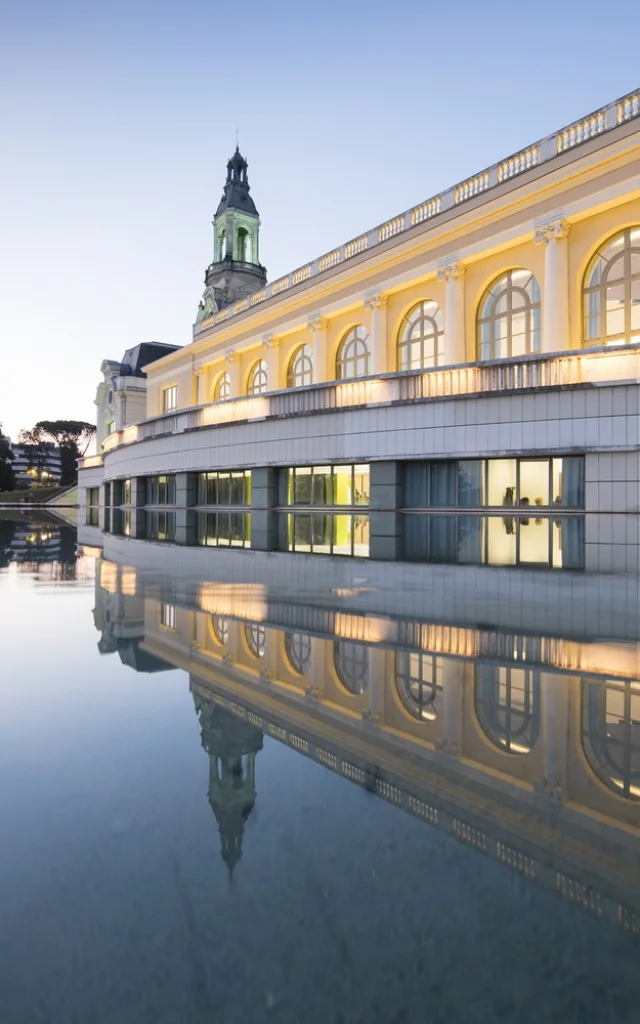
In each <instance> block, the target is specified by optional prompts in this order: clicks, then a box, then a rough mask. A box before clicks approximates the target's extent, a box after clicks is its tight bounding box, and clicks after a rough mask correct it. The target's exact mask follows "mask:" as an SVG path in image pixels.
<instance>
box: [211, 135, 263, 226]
mask: <svg viewBox="0 0 640 1024" xmlns="http://www.w3.org/2000/svg"><path fill="white" fill-rule="evenodd" d="M248 166H249V164H248V163H247V161H246V160H245V158H244V157H243V156H242V154H241V152H240V150H239V149H238V147H237V146H236V151H235V153H234V154H233V156H232V157H231V159H230V160H229V162H228V163H227V180H226V182H225V186H224V192H223V193H222V199H221V200H220V202H219V204H218V209H217V210H216V217H219V216H220V214H221V213H224V211H225V210H229V209H233V210H242V212H243V213H253V214H255V215H256V217H257V216H258V211H257V210H256V207H255V203H254V201H253V199H252V198H251V196H250V195H249V191H250V189H249V179H248V177H247V168H248Z"/></svg>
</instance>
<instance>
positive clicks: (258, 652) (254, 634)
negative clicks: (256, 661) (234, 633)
mask: <svg viewBox="0 0 640 1024" xmlns="http://www.w3.org/2000/svg"><path fill="white" fill-rule="evenodd" d="M244 633H245V637H246V638H247V647H248V648H249V650H250V651H251V653H252V654H253V656H254V658H261V657H262V656H263V654H264V646H265V629H264V626H256V625H251V626H245V627H244Z"/></svg>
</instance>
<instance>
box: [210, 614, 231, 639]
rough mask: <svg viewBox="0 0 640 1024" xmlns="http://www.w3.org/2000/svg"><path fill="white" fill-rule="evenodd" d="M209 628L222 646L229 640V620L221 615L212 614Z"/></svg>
mask: <svg viewBox="0 0 640 1024" xmlns="http://www.w3.org/2000/svg"><path fill="white" fill-rule="evenodd" d="M211 629H212V630H213V635H214V637H215V638H216V640H217V642H218V643H219V644H221V645H222V646H223V647H224V646H225V644H226V643H227V642H228V640H229V620H228V619H225V618H223V617H222V615H212V616H211Z"/></svg>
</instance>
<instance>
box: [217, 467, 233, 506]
mask: <svg viewBox="0 0 640 1024" xmlns="http://www.w3.org/2000/svg"><path fill="white" fill-rule="evenodd" d="M217 504H218V505H230V504H231V477H230V475H229V473H218V501H217Z"/></svg>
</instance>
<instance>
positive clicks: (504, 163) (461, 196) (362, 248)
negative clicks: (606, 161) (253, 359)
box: [193, 89, 640, 338]
mask: <svg viewBox="0 0 640 1024" xmlns="http://www.w3.org/2000/svg"><path fill="white" fill-rule="evenodd" d="M636 117H640V90H638V89H636V90H634V91H633V92H630V93H627V95H626V96H622V97H621V98H620V99H618V100H614V102H613V103H610V104H609V105H608V106H606V107H602V108H601V109H600V110H596V111H595V112H594V113H593V114H589V115H588V116H587V117H582V118H580V119H579V120H578V121H575V122H574V123H573V124H570V125H567V127H566V128H561V129H560V131H558V132H555V133H554V134H553V135H548V136H547V137H546V138H544V139H541V140H540V141H539V142H534V143H533V144H532V145H531V146H527V147H525V148H524V149H522V150H519V151H518V152H517V153H514V154H513V155H512V156H509V157H507V158H506V159H504V160H500V161H499V162H498V163H496V164H493V166H492V167H488V168H485V169H484V170H482V171H479V172H478V173H477V174H473V175H471V177H469V178H466V179H465V180H464V181H462V182H459V183H458V184H457V185H454V186H453V187H452V188H450V189H447V191H446V192H442V193H440V194H439V195H437V196H433V197H432V198H431V199H427V200H425V202H423V203H420V204H419V205H418V206H414V207H413V208H412V209H411V210H407V211H406V212H405V213H401V214H399V215H398V216H397V217H393V218H392V219H391V220H388V221H386V222H385V223H384V224H379V225H378V226H376V227H375V228H373V229H372V230H371V231H366V232H365V233H364V234H363V235H360V236H359V237H358V238H355V239H352V240H351V241H349V242H346V243H345V244H344V245H341V246H339V247H338V248H337V249H333V250H332V251H331V252H329V253H325V255H324V256H320V257H319V258H318V259H316V260H312V261H311V262H310V263H307V264H305V266H304V267H299V268H298V269H297V270H294V271H292V273H290V274H285V276H284V277H280V278H278V280H277V281H274V282H273V283H272V284H267V285H265V287H264V288H261V289H260V291H259V292H256V293H255V294H254V295H252V296H251V297H250V299H249V302H248V304H247V302H246V300H243V302H242V303H236V304H235V305H234V306H228V307H226V308H225V309H222V310H220V311H219V312H218V313H215V314H214V315H213V316H211V317H209V318H208V319H207V320H203V321H201V322H200V323H198V324H195V325H194V328H193V337H194V338H196V337H198V336H199V335H200V334H202V332H203V331H206V330H209V329H210V328H211V327H215V326H216V324H220V323H223V322H224V321H226V320H228V319H229V318H230V317H233V316H237V315H239V314H240V313H243V312H245V311H246V310H247V309H249V308H253V307H254V306H255V305H257V304H258V303H259V302H265V301H266V300H267V299H270V298H272V297H273V296H275V295H279V294H280V293H281V292H284V291H287V290H288V289H289V288H293V287H295V286H296V285H299V284H303V283H305V282H307V281H310V280H311V279H312V278H314V277H317V276H318V275H319V274H323V273H325V272H326V271H327V270H331V269H332V268H333V267H336V266H338V265H339V264H341V263H345V262H348V261H349V260H350V259H353V257H354V256H357V255H359V254H360V253H363V252H370V251H371V250H372V249H374V248H375V247H376V246H378V245H383V244H385V243H386V242H387V241H389V239H392V238H396V237H397V236H399V235H402V234H403V233H404V232H405V231H409V230H410V229H411V228H413V227H416V226H417V225H419V224H423V223H425V222H426V221H429V220H431V219H432V218H433V217H437V216H438V215H439V214H441V213H445V212H446V211H447V210H451V209H453V208H454V207H457V208H459V207H460V206H463V205H464V204H465V203H466V202H468V201H469V200H471V199H474V198H476V197H477V196H484V195H485V194H486V193H487V192H490V191H491V189H493V188H495V187H496V186H497V185H500V184H503V183H504V182H506V181H510V180H512V179H513V178H516V177H517V176H518V175H520V174H523V173H524V172H525V171H528V170H530V169H531V168H533V167H537V166H539V165H540V164H543V163H546V162H547V161H549V160H554V159H556V158H557V157H559V156H561V155H562V154H564V153H567V152H568V151H570V150H574V149H578V148H579V147H580V146H581V145H582V144H583V143H585V142H588V141H589V140H590V139H593V138H596V137H597V136H600V135H602V134H604V133H606V132H608V131H611V129H612V128H617V127H618V125H621V124H625V123H626V122H628V121H631V120H633V119H634V118H636ZM221 266H223V264H221V263H213V264H211V266H210V267H209V270H208V272H211V271H212V270H214V269H217V268H219V267H221ZM235 266H238V267H246V269H251V270H253V271H255V270H256V267H255V265H254V264H240V263H238V262H237V261H236V263H235Z"/></svg>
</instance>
